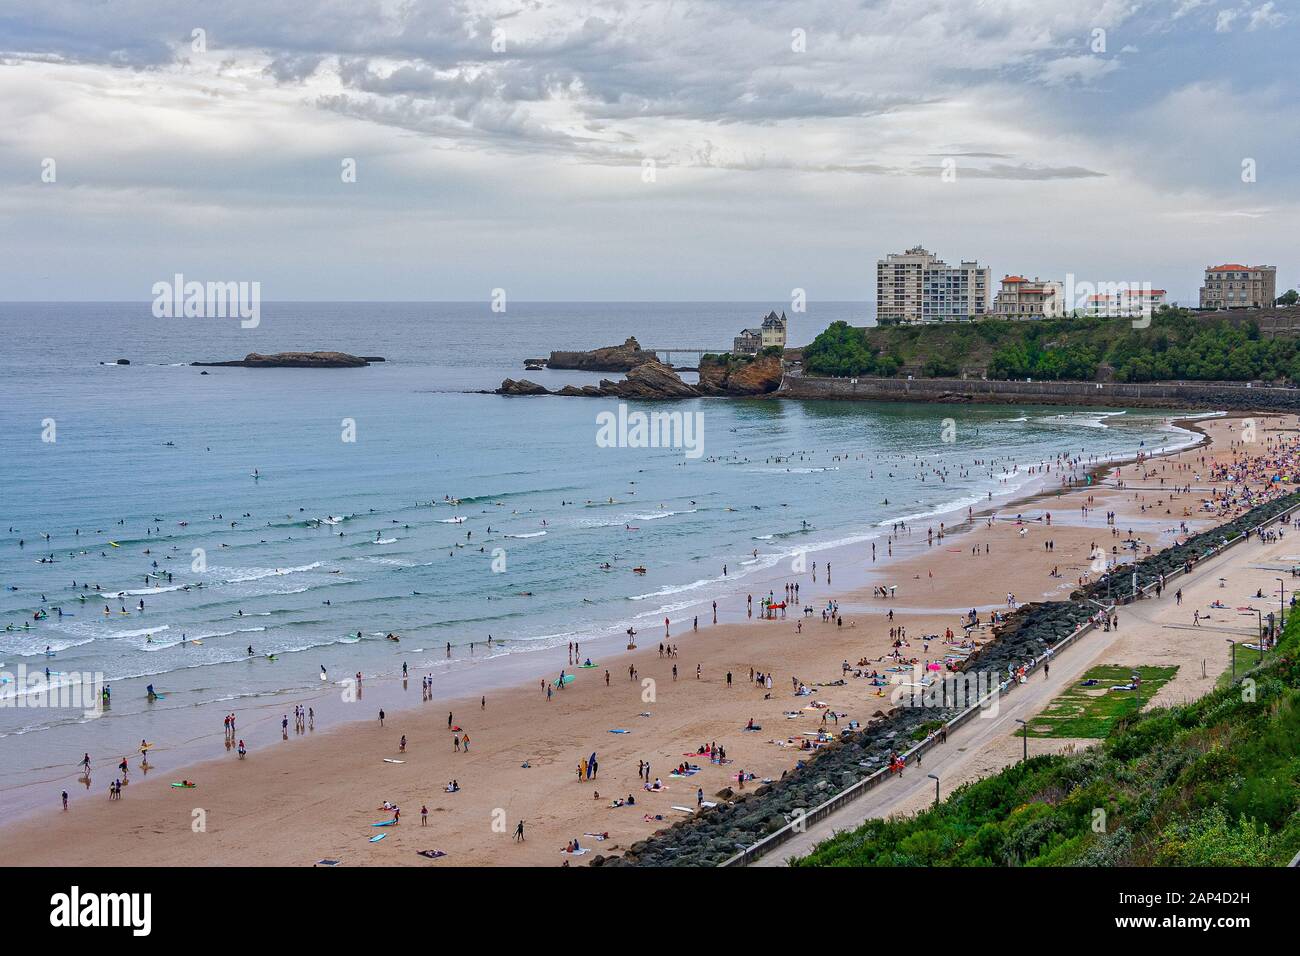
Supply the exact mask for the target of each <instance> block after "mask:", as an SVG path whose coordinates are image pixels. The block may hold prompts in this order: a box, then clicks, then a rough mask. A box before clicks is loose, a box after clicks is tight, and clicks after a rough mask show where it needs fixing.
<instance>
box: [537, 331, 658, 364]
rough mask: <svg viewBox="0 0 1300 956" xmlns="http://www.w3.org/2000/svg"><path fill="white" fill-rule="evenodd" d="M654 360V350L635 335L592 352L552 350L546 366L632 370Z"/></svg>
mask: <svg viewBox="0 0 1300 956" xmlns="http://www.w3.org/2000/svg"><path fill="white" fill-rule="evenodd" d="M653 361H655V354H654V352H647V351H646V350H645V349H643V348H641V343H640V342H638V341H637V340H636V337H635V336H633V337H632V338H629V339H628V340H627V341H626V342H624V343H623V344H622V345H607V346H605V347H604V348H599V349H592V350H591V351H590V352H552V353H551V357H550V358H549V359H547V360H546V366H547V368H555V369H565V370H572V371H579V372H630V371H632V369H634V368H636V367H637V366H638V365H644V364H645V363H646V362H653Z"/></svg>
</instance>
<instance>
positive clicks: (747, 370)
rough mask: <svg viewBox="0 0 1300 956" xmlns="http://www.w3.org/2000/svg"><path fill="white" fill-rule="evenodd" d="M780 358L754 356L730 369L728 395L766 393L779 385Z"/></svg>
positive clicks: (780, 372)
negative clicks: (750, 359)
mask: <svg viewBox="0 0 1300 956" xmlns="http://www.w3.org/2000/svg"><path fill="white" fill-rule="evenodd" d="M781 375H782V368H781V360H780V359H779V358H777V357H776V356H774V355H773V356H767V357H765V358H756V359H754V360H753V361H752V362H746V363H745V364H743V365H739V366H737V367H735V368H733V369H732V370H731V374H730V375H728V376H727V385H726V388H727V394H728V395H766V394H767V393H768V392H775V391H776V390H777V388H778V387H780V385H781Z"/></svg>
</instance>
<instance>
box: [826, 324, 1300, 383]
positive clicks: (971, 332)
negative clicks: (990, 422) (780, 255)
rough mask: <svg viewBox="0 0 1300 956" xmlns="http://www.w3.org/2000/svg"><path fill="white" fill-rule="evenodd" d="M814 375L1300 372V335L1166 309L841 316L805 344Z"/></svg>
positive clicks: (1136, 377) (1146, 377) (1129, 378)
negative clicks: (1141, 323)
mask: <svg viewBox="0 0 1300 956" xmlns="http://www.w3.org/2000/svg"><path fill="white" fill-rule="evenodd" d="M803 364H804V368H805V369H806V370H807V372H808V373H809V374H812V375H832V376H852V375H882V376H892V375H896V374H899V372H900V371H901V370H903V369H907V370H909V371H915V372H919V373H920V374H922V375H925V376H927V377H936V378H949V377H954V376H957V375H959V374H960V373H961V371H962V369H963V368H967V369H973V370H981V369H982V370H984V372H985V374H986V375H987V376H988V377H989V378H991V379H1023V378H1033V379H1038V380H1053V381H1057V380H1059V381H1093V380H1095V379H1097V377H1098V373H1099V372H1101V371H1103V366H1106V367H1107V368H1108V369H1109V371H1110V375H1111V377H1112V378H1113V380H1115V381H1118V382H1154V381H1232V382H1241V381H1250V380H1261V381H1268V382H1300V345H1298V343H1297V341H1296V340H1295V339H1292V338H1288V337H1283V338H1275V339H1263V338H1261V337H1260V332H1259V326H1258V324H1257V323H1256V322H1255V321H1254V320H1252V319H1249V318H1245V317H1243V318H1237V317H1222V316H1220V317H1218V318H1214V319H1210V318H1203V317H1200V316H1198V315H1196V314H1195V313H1192V312H1189V311H1187V310H1185V309H1165V310H1163V311H1161V312H1159V313H1158V314H1156V315H1155V316H1153V317H1152V318H1151V320H1150V325H1149V326H1148V327H1146V328H1134V327H1133V320H1131V319H1113V318H1072V319H1052V320H1044V321H1031V322H1012V321H1007V320H1005V319H982V320H980V321H978V322H961V323H948V324H940V325H925V326H897V325H895V326H880V327H876V328H870V329H863V328H857V327H854V326H850V325H848V324H847V323H846V322H834V323H832V324H831V325H830V326H829V327H828V328H827V329H826V330H825V331H824V332H822V333H821V334H820V335H818V336H817V338H816V339H814V340H813V342H812V343H811V344H810V345H808V346H806V347H805V348H804V350H803Z"/></svg>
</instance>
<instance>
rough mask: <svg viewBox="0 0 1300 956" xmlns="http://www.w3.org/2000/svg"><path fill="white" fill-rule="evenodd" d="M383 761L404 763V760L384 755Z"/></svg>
mask: <svg viewBox="0 0 1300 956" xmlns="http://www.w3.org/2000/svg"><path fill="white" fill-rule="evenodd" d="M384 763H406V761H405V760H394V759H393V758H392V757H385V758H384Z"/></svg>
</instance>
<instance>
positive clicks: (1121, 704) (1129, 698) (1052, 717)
mask: <svg viewBox="0 0 1300 956" xmlns="http://www.w3.org/2000/svg"><path fill="white" fill-rule="evenodd" d="M1238 653H1239V654H1240V651H1239V652H1238ZM1237 664H1238V672H1239V673H1240V668H1241V664H1242V658H1241V657H1240V656H1239V657H1238V658H1237ZM1134 673H1136V674H1138V675H1139V676H1140V677H1141V678H1142V681H1141V683H1140V684H1139V685H1138V689H1137V690H1111V688H1112V687H1116V686H1118V685H1120V684H1127V683H1129V681H1130V680H1131V678H1132V676H1133V674H1134ZM1177 673H1178V668H1177V667H1151V666H1146V665H1144V666H1141V667H1128V666H1126V665H1123V664H1103V665H1101V666H1100V667H1094V668H1092V669H1091V670H1089V671H1088V673H1086V674H1084V675H1083V677H1082V678H1080V679H1079V680H1077V681H1075V682H1074V683H1073V684H1071V685H1070V687H1069V688H1068V689H1066V691H1065V692H1064V693H1062V694H1061V695H1060V696H1058V697H1057V698H1055V699H1054V700H1053V701H1052V702H1051V703H1050V704H1048V705H1047V707H1046V708H1044V709H1043V712H1042V713H1041V714H1039V715H1038V716H1036V717H1034V718H1033V719H1031V720H1030V721H1029V736H1031V737H1095V738H1098V739H1100V738H1102V737H1105V736H1106V735H1107V734H1109V733H1110V731H1111V728H1112V727H1114V726H1115V724H1116V722H1117V721H1119V720H1120V719H1121V718H1124V717H1131V716H1133V715H1134V714H1136V713H1138V712H1140V711H1141V710H1142V708H1143V707H1144V706H1146V703H1147V701H1149V700H1150V699H1151V698H1152V697H1154V696H1155V694H1156V692H1157V691H1158V690H1160V688H1161V687H1163V686H1164V685H1165V684H1167V683H1169V681H1171V680H1172V679H1173V677H1174V675H1175V674H1177ZM1088 680H1095V681H1096V682H1097V683H1096V684H1095V685H1094V686H1091V687H1085V686H1084V682H1085V681H1088ZM1017 736H1019V734H1017Z"/></svg>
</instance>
